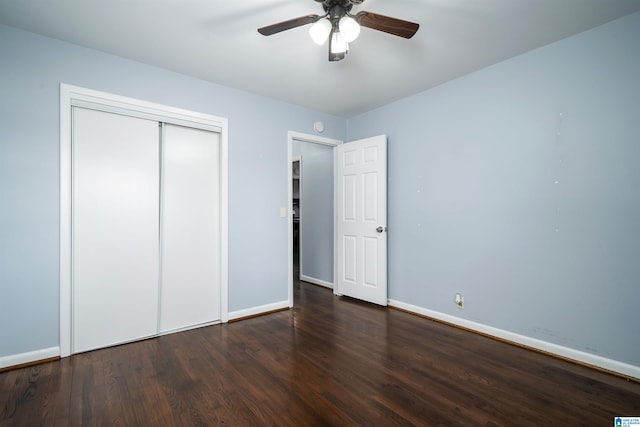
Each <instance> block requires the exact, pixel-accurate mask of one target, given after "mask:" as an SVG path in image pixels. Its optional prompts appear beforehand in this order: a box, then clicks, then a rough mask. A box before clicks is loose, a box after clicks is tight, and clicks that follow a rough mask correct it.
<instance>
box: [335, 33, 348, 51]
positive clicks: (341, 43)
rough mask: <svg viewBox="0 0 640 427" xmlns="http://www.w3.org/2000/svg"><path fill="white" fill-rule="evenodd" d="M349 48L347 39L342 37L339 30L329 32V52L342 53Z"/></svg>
mask: <svg viewBox="0 0 640 427" xmlns="http://www.w3.org/2000/svg"><path fill="white" fill-rule="evenodd" d="M348 49H349V45H348V44H347V41H346V40H345V39H344V37H342V34H340V31H334V32H333V34H331V53H344V52H346V51H347V50H348Z"/></svg>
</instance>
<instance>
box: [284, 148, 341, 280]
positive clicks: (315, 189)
mask: <svg viewBox="0 0 640 427" xmlns="http://www.w3.org/2000/svg"><path fill="white" fill-rule="evenodd" d="M292 148H293V152H294V154H295V155H298V156H301V158H302V161H301V183H300V189H301V192H300V197H301V198H300V206H301V212H302V216H301V221H300V245H301V256H302V257H301V261H302V263H301V265H302V269H301V271H300V273H301V274H302V275H304V276H308V277H311V278H313V279H318V280H321V281H324V282H328V283H333V147H330V146H327V145H322V144H314V143H311V142H303V141H294V142H293V147H292Z"/></svg>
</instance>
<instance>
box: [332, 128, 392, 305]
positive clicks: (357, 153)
mask: <svg viewBox="0 0 640 427" xmlns="http://www.w3.org/2000/svg"><path fill="white" fill-rule="evenodd" d="M336 163H337V164H336V177H335V182H336V200H337V213H336V215H337V222H336V235H337V237H336V252H337V253H336V260H337V272H336V275H337V277H336V293H337V294H339V295H347V296H351V297H354V298H358V299H361V300H365V301H369V302H372V303H375V304H380V305H387V232H386V230H387V229H386V227H387V137H386V135H381V136H376V137H373V138H367V139H361V140H358V141H353V142H349V143H347V144H343V145H339V146H338V147H337V161H336Z"/></svg>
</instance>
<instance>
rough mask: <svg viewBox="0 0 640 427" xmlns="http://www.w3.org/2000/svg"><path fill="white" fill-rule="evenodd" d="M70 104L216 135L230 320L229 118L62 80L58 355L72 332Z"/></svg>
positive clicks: (223, 288)
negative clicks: (218, 139)
mask: <svg viewBox="0 0 640 427" xmlns="http://www.w3.org/2000/svg"><path fill="white" fill-rule="evenodd" d="M73 106H80V107H83V108H90V109H95V110H99V111H108V112H113V113H118V114H123V115H129V116H133V117H140V118H147V119H152V120H157V121H159V122H165V123H171V124H177V125H181V126H188V127H192V128H196V129H203V130H209V131H214V132H217V133H219V134H220V269H221V271H220V320H221V322H223V323H226V322H227V321H228V294H229V291H228V264H229V263H228V139H227V138H228V121H227V119H226V118H221V117H216V116H212V115H209V114H204V113H198V112H193V111H189V110H184V109H180V108H175V107H170V106H166V105H161V104H156V103H152V102H148V101H142V100H138V99H133V98H128V97H123V96H119V95H114V94H110V93H106V92H100V91H95V90H92V89H87V88H82V87H78V86H72V85H68V84H64V83H61V84H60V356H61V357H66V356H69V355H70V354H71V336H72V325H73V322H72V318H71V316H72V303H71V301H72V289H71V281H72V273H71V272H72V265H71V263H72V253H71V250H72V244H71V242H72V240H71V237H72V236H71V231H72V218H71V213H72V209H71V202H72V198H71V197H72V189H71V184H72V176H71V172H72V171H71V167H72V158H71V153H72V149H71V148H72V142H71V137H72V122H71V121H72V114H71V109H72V107H73Z"/></svg>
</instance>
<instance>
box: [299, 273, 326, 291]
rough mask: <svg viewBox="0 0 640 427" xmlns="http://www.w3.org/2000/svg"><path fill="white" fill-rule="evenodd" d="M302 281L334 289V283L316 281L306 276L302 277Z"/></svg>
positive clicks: (302, 275)
mask: <svg viewBox="0 0 640 427" xmlns="http://www.w3.org/2000/svg"><path fill="white" fill-rule="evenodd" d="M300 280H302V281H303V282H309V283H313V284H314V285H319V286H324V287H325V288H329V289H333V283H331V282H325V281H324V280H320V279H316V278H314V277H309V276H305V275H304V274H301V275H300Z"/></svg>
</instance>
